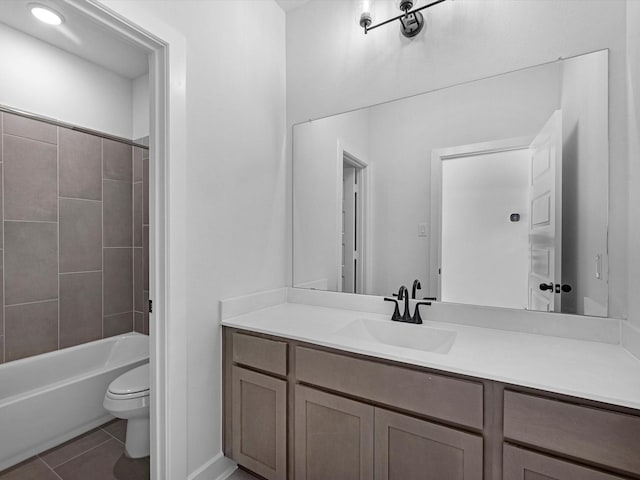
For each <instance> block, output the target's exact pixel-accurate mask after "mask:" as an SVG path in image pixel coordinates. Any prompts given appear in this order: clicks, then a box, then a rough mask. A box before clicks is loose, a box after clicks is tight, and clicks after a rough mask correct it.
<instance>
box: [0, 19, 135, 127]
mask: <svg viewBox="0 0 640 480" xmlns="http://www.w3.org/2000/svg"><path fill="white" fill-rule="evenodd" d="M0 58H2V70H1V71H0V104H2V105H6V106H9V107H13V108H17V109H19V110H24V111H27V112H31V113H36V114H38V115H43V116H45V117H49V118H54V119H57V120H61V121H63V122H66V123H71V124H75V125H79V126H82V127H86V128H90V129H93V130H98V131H100V132H104V133H109V134H112V135H116V136H119V137H124V138H131V133H132V105H131V95H132V83H131V80H129V79H127V78H124V77H121V76H119V75H117V74H115V73H113V72H110V71H109V70H106V69H104V68H102V67H99V66H97V65H95V64H93V63H90V62H87V61H86V60H83V59H81V58H80V57H77V56H75V55H71V54H70V53H67V52H65V51H64V50H61V49H59V48H56V47H53V46H51V45H49V44H48V43H45V42H42V41H41V40H38V39H36V38H33V37H31V36H29V35H26V34H24V33H22V32H19V31H17V30H14V29H12V28H10V27H7V26H6V25H4V24H2V23H0Z"/></svg>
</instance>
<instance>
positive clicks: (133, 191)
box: [130, 146, 136, 332]
mask: <svg viewBox="0 0 640 480" xmlns="http://www.w3.org/2000/svg"><path fill="white" fill-rule="evenodd" d="M135 162H136V147H134V146H131V212H130V213H131V217H130V218H131V248H132V250H131V286H132V288H131V310H133V314H132V315H131V331H132V332H135V331H136V314H135V312H136V251H135V243H136V241H135V238H136V233H135V228H136V222H135V220H136V214H135V212H136V184H135V183H134V181H133V178H134V171H135Z"/></svg>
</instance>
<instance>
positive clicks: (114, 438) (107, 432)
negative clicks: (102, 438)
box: [99, 427, 124, 445]
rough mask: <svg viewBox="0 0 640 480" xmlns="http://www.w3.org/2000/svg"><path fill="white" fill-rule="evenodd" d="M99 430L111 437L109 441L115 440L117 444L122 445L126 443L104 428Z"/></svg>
mask: <svg viewBox="0 0 640 480" xmlns="http://www.w3.org/2000/svg"><path fill="white" fill-rule="evenodd" d="M99 428H100V430H102V431H103V432H104V433H106V434H107V435H109V436H110V437H111V438H110V439H109V440H111V439H113V440H116V441H117V442H119V443H121V444H122V445H124V442H123V441H122V440H120V439H119V438H118V437H116V436H115V435H114V434H113V433H111V432H109V431H107V430H105V429H104V428H102V427H99Z"/></svg>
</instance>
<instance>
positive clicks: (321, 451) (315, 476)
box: [295, 385, 373, 480]
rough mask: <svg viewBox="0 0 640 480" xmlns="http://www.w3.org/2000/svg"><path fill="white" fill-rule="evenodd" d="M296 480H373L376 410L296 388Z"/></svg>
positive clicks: (300, 387)
mask: <svg viewBox="0 0 640 480" xmlns="http://www.w3.org/2000/svg"><path fill="white" fill-rule="evenodd" d="M295 396H296V400H295V402H296V410H295V472H296V475H295V478H296V480H328V479H331V480H373V407H371V406H369V405H365V404H363V403H359V402H355V401H353V400H348V399H346V398H342V397H337V396H335V395H330V394H328V393H324V392H320V391H318V390H313V389H311V388H307V387H303V386H300V385H297V386H296V393H295Z"/></svg>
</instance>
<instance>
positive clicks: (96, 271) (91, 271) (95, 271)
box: [60, 270, 102, 275]
mask: <svg viewBox="0 0 640 480" xmlns="http://www.w3.org/2000/svg"><path fill="white" fill-rule="evenodd" d="M101 271H102V270H83V271H80V272H60V275H79V274H81V273H99V272H101Z"/></svg>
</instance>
